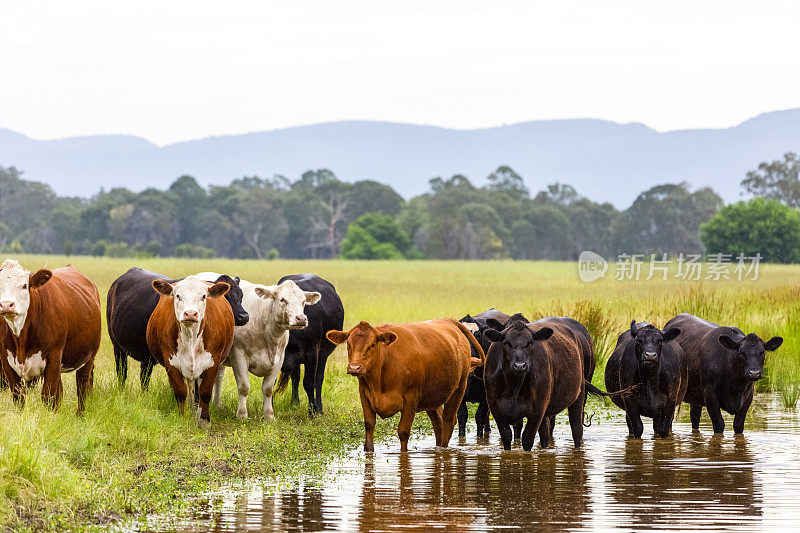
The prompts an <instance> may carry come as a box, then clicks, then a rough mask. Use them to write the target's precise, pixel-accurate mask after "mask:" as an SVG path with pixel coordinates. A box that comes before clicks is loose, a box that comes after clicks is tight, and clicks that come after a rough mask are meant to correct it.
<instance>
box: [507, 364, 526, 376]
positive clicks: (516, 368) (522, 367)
mask: <svg viewBox="0 0 800 533" xmlns="http://www.w3.org/2000/svg"><path fill="white" fill-rule="evenodd" d="M511 370H512V371H513V372H514V373H515V374H524V373H525V372H527V371H528V363H514V364H513V365H511Z"/></svg>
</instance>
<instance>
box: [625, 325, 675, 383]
mask: <svg viewBox="0 0 800 533" xmlns="http://www.w3.org/2000/svg"><path fill="white" fill-rule="evenodd" d="M680 333H681V330H679V329H678V328H670V329H668V330H667V331H665V332H663V333H662V332H661V330H660V329H658V328H657V327H655V326H653V325H652V324H643V325H640V326H638V327H637V326H636V321H635V320H633V321H631V337H633V341H634V354H635V355H636V361H638V363H639V367H640V368H641V369H642V370H643V371H648V370H651V369H656V368H658V361H659V358H660V357H661V348H662V347H663V345H664V343H665V342H669V341H672V340H675V339H676V338H678V335H680Z"/></svg>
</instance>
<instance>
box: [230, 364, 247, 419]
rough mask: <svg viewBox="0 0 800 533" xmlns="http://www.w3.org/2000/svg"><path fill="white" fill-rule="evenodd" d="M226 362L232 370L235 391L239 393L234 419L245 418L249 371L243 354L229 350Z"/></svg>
mask: <svg viewBox="0 0 800 533" xmlns="http://www.w3.org/2000/svg"><path fill="white" fill-rule="evenodd" d="M228 361H229V362H230V363H231V367H232V368H233V377H234V378H236V390H237V391H238V392H239V408H238V409H237V410H236V418H247V395H248V394H250V371H249V370H248V368H247V360H246V357H245V355H244V353H240V352H234V351H233V350H231V353H230V355H229V356H228Z"/></svg>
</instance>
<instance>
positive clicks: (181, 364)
mask: <svg viewBox="0 0 800 533" xmlns="http://www.w3.org/2000/svg"><path fill="white" fill-rule="evenodd" d="M153 288H154V289H155V290H156V292H158V293H160V294H161V297H160V298H159V300H158V305H156V309H155V311H153V314H152V315H150V320H149V321H148V322H147V347H148V348H149V350H150V353H151V354H152V355H153V357H154V358H155V360H156V361H157V362H158V363H159V364H161V365H163V366H164V368H166V369H167V377H168V378H169V383H170V385H171V386H172V391H173V392H174V393H175V399H176V400H177V402H178V410H179V411H180V413H181V414H183V410H184V405H185V403H186V398H187V396H188V397H189V404H190V405H192V404H193V403H194V391H195V382H197V381H198V380H199V386H198V392H199V399H200V421H199V424H200V426H205V425H207V424H208V422H209V421H210V415H209V412H208V404H209V402H210V401H211V392H212V390H213V388H214V381H215V380H216V378H217V372H218V371H219V365H220V363H221V362H222V361H223V360H224V359H225V358H226V357H227V356H228V352H229V351H230V349H231V344H232V343H233V325H234V321H233V311H231V306H230V305H228V302H226V301H225V299H224V298H220V296H223V295H224V294H225V293H226V292H228V289H229V288H230V286H229V285H228V284H227V283H224V282H219V283H214V284H211V283H207V282H205V281H203V280H201V279H198V278H196V277H194V276H189V277H187V278H185V279H183V280H181V281H178V282H176V283H169V282H168V281H167V280H164V279H156V280H153Z"/></svg>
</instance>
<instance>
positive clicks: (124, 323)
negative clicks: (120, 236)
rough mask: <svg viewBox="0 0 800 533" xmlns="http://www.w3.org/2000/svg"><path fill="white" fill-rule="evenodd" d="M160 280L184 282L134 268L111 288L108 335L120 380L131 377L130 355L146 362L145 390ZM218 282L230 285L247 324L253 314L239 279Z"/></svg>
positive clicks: (231, 298) (238, 316) (236, 314)
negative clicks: (155, 283)
mask: <svg viewBox="0 0 800 533" xmlns="http://www.w3.org/2000/svg"><path fill="white" fill-rule="evenodd" d="M156 279H166V280H167V281H169V282H170V283H175V282H177V281H180V279H174V280H172V279H167V277H166V276H164V275H162V274H157V273H155V272H150V271H149V270H144V269H142V268H138V267H133V268H131V269H129V270H128V271H127V272H125V273H124V274H123V275H121V276H120V277H118V278H117V279H115V280H114V283H112V284H111V287H110V288H109V289H108V299H107V301H106V303H107V305H106V321H107V323H108V336H109V337H111V344H112V345H113V346H114V359H115V361H116V368H117V379H118V380H119V383H120V385H122V384H124V383H125V380H126V379H127V378H128V357H129V356H130V357H132V358H133V359H135V360H136V361H139V363H141V365H142V367H141V370H140V372H139V379H140V381H141V383H142V389H147V386H148V385H149V384H150V375H151V374H152V373H153V366H155V364H156V360H155V359H154V358H153V356H152V355H151V354H150V350H149V349H148V347H147V321H148V320H150V315H152V314H153V311H154V310H155V308H156V305H158V299H159V298H160V295H159V294H158V293H157V292H156V291H154V290H153V285H152V283H153V280H156ZM216 281H217V282H220V281H224V282H225V283H227V284H228V285H230V289H229V290H228V292H227V293H226V294H225V299H226V300H228V303H229V304H230V306H231V309H232V310H233V318H234V323H235V324H236V325H237V326H243V325H244V324H247V321H248V320H249V319H250V317H249V316H248V314H247V311H245V310H244V308H242V289H240V288H239V278H238V277H237V278H232V277H230V276H227V275H223V276H220V277H219V278H218V279H217V280H216Z"/></svg>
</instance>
